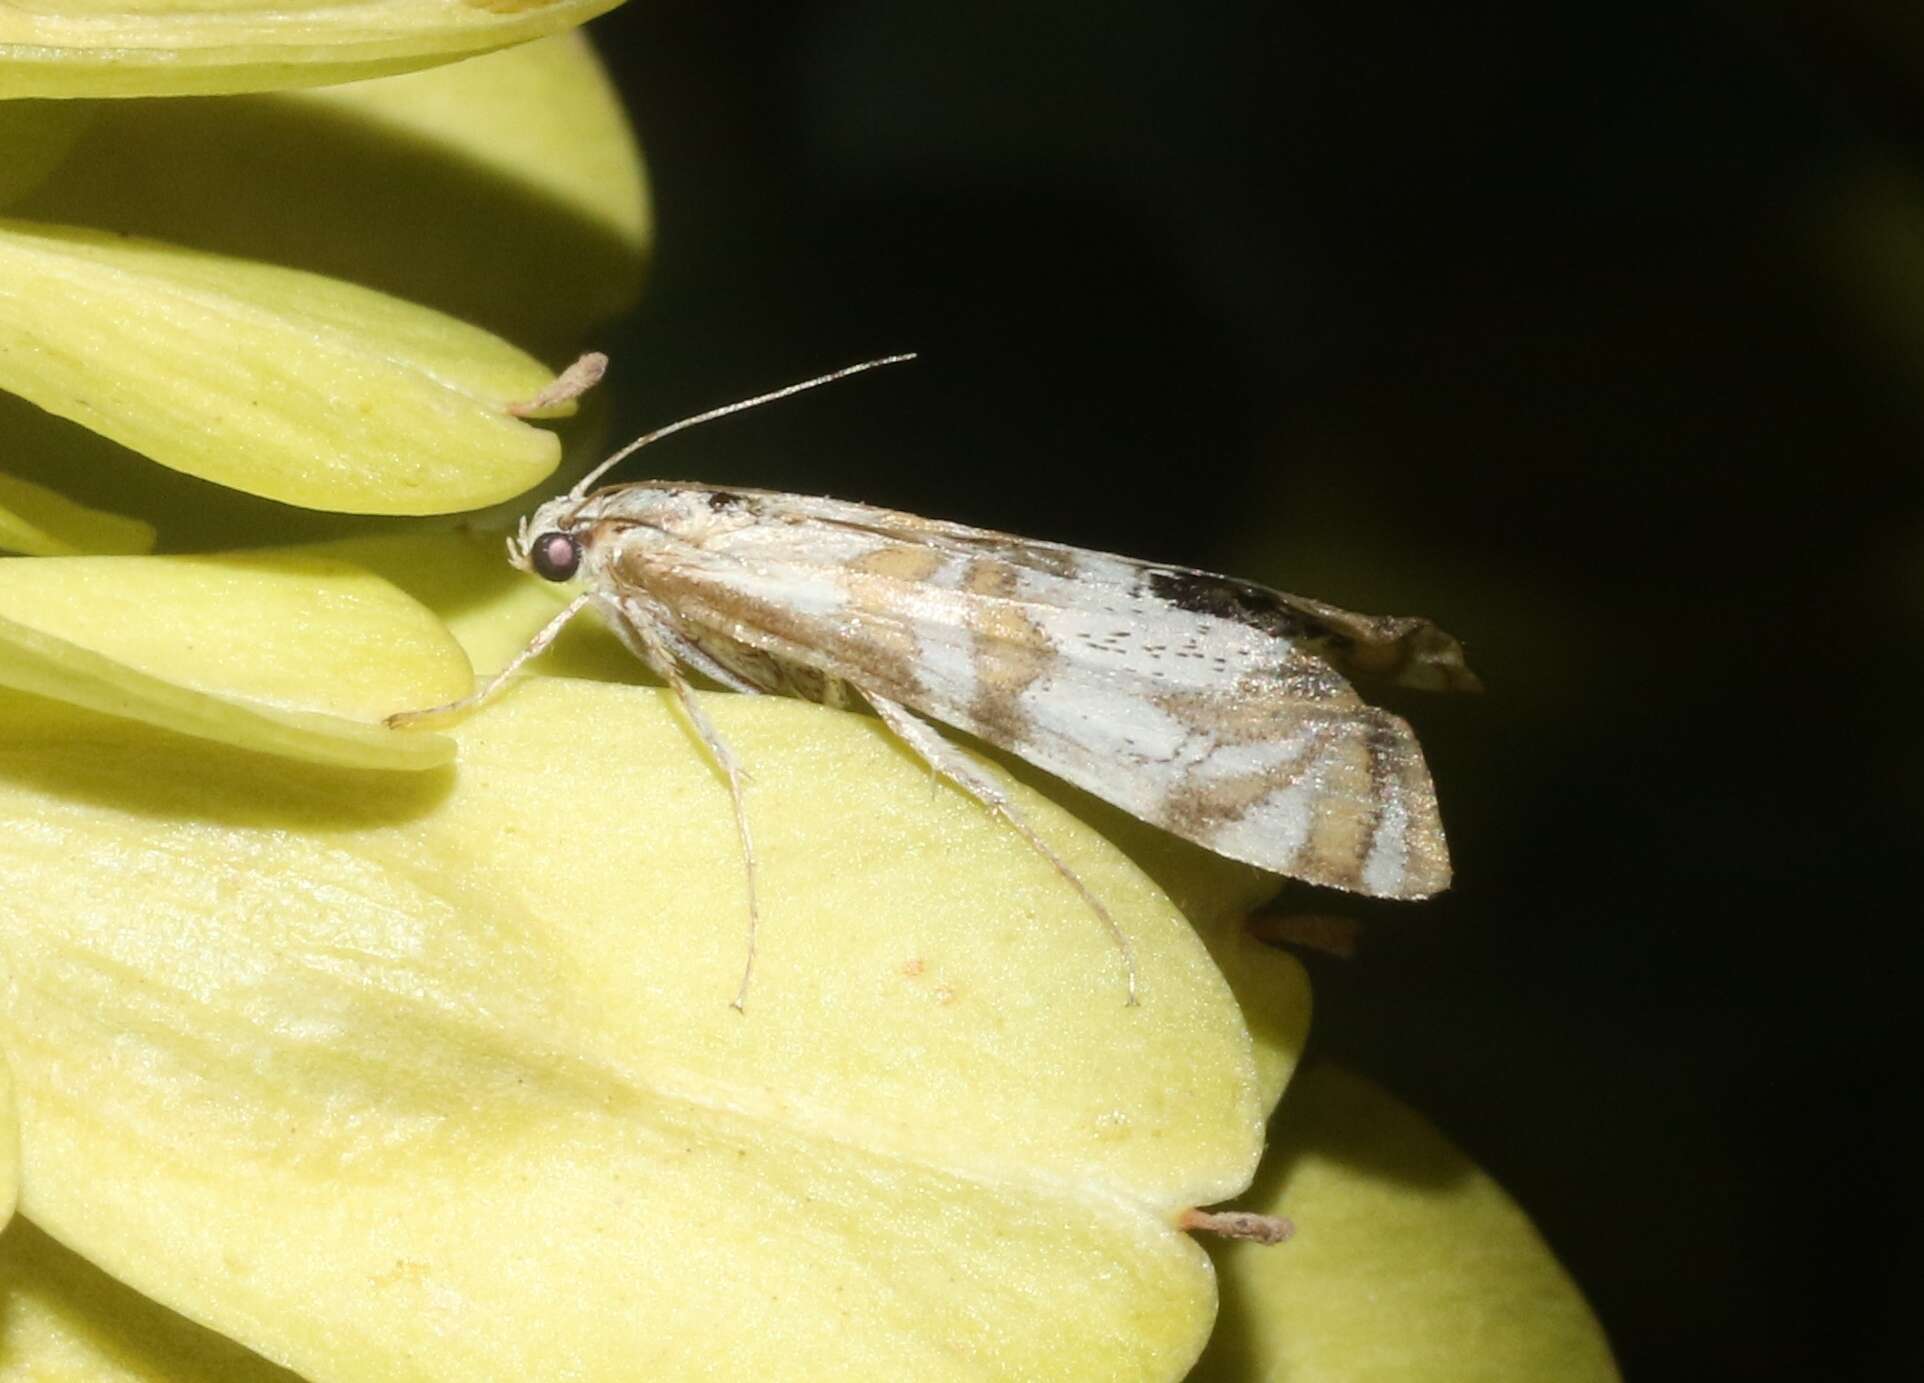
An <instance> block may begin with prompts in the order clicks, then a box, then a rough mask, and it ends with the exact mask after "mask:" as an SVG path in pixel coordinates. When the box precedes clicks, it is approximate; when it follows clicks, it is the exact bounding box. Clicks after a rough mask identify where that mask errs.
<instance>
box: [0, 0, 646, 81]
mask: <svg viewBox="0 0 1924 1383" xmlns="http://www.w3.org/2000/svg"><path fill="white" fill-rule="evenodd" d="M615 3H616V0H496V2H495V3H469V4H450V3H446V0H365V3H360V4H352V5H344V4H330V3H325V0H322V2H321V3H309V4H306V5H300V4H291V5H284V4H274V3H263V0H202V2H201V3H198V4H194V5H192V6H186V5H181V4H178V3H173V0H38V3H36V4H34V5H33V6H32V7H31V8H24V7H19V6H12V5H9V6H7V7H5V8H0V99H7V98H13V97H20V96H69V97H71V96H174V95H203V96H205V95H212V94H215V93H220V92H234V91H258V90H267V89H271V88H275V87H286V86H319V85H325V84H327V83H330V82H351V81H358V80H360V79H362V78H365V77H378V76H382V75H384V74H386V73H391V72H405V71H408V70H409V69H411V68H416V67H426V66H428V65H430V64H432V63H437V62H446V61H448V60H450V59H452V58H457V57H461V56H463V55H465V54H468V53H476V52H484V51H486V50H488V49H491V48H501V47H505V46H507V45H508V44H511V43H521V42H524V41H526V40H528V39H531V38H538V37H540V36H541V35H543V34H551V33H555V32H558V31H559V30H561V29H565V28H568V27H570V26H572V25H575V24H580V23H582V22H584V21H586V20H588V19H591V18H593V17H594V16H595V15H597V14H600V13H602V12H603V11H604V10H608V9H612V8H613V7H614V4H615Z"/></svg>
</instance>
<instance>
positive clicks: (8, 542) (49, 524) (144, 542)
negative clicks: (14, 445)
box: [0, 475, 154, 557]
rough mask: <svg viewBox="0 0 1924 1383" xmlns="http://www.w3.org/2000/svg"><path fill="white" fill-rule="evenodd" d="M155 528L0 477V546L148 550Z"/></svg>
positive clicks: (48, 552)
mask: <svg viewBox="0 0 1924 1383" xmlns="http://www.w3.org/2000/svg"><path fill="white" fill-rule="evenodd" d="M153 546H154V526H153V525H152V524H150V523H147V522H145V521H144V520H141V519H130V518H128V517H126V516H125V515H122V514H109V513H106V512H104V511H102V510H99V509H89V508H88V507H87V506H86V505H84V504H75V503H74V502H73V501H72V500H70V499H68V498H67V497H66V496H65V495H62V494H60V493H59V492H58V491H56V490H49V489H48V488H47V487H46V486H44V485H36V484H34V483H33V482H32V481H30V480H19V479H16V478H15V477H13V476H10V475H0V549H5V550H8V551H12V552H25V553H28V554H30V555H32V556H36V557H65V556H71V555H74V554H78V553H83V552H98V553H138V552H147V551H150V550H152V548H153Z"/></svg>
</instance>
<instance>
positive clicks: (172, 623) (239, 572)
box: [0, 554, 472, 769]
mask: <svg viewBox="0 0 1924 1383" xmlns="http://www.w3.org/2000/svg"><path fill="white" fill-rule="evenodd" d="M471 685H472V679H471V677H470V675H469V670H468V665H467V660H466V658H464V657H463V656H462V654H461V651H460V648H459V647H458V646H457V645H456V644H455V643H454V642H453V640H451V639H450V638H449V637H448V636H447V634H446V632H445V630H444V629H443V628H442V626H441V625H440V623H439V622H438V621H436V620H435V619H434V618H433V617H432V616H431V615H429V613H428V612H427V611H426V610H424V609H423V608H422V607H421V606H420V605H418V604H417V603H415V602H414V601H412V600H410V599H409V598H408V597H407V596H405V595H403V594H402V593H401V592H400V591H398V590H396V589H395V588H394V587H392V586H390V585H388V584H387V583H386V582H385V581H382V580H380V579H379V578H378V577H375V576H372V575H370V574H369V573H368V572H366V571H364V570H362V569H360V568H358V567H353V566H349V565H347V564H346V563H341V562H327V561H324V560H322V559H319V558H299V557H286V556H275V555H271V554H235V555H231V556H225V557H43V558H27V557H16V558H9V559H5V560H0V687H13V688H15V689H17V690H18V691H21V692H31V693H34V694H35V695H33V696H30V697H21V696H12V697H8V698H7V699H6V700H5V701H4V702H0V733H3V734H7V735H11V736H14V737H17V738H22V739H29V738H42V737H46V736H50V735H57V734H59V733H62V728H61V727H62V726H63V724H64V721H63V719H62V716H61V714H60V708H59V707H58V706H56V705H52V704H50V703H49V702H46V701H42V700H41V698H49V699H51V701H54V702H65V703H70V704H72V705H75V706H84V707H86V708H88V709H90V710H94V711H100V712H105V713H107V714H109V715H113V716H118V717H124V718H127V719H129V720H134V721H141V722H145V723H147V724H150V725H155V726H160V727H164V728H166V729H168V730H172V731H175V732H177V733H180V734H184V735H192V736H196V737H201V738H205V739H211V740H219V741H222V742H224V743H227V744H232V745H237V746H240V747H242V748H246V749H251V750H257V751H262V752H265V753H269V754H281V755H291V756H293V757H295V758H302V759H308V760H312V761H316V762H321V763H332V764H344V765H352V766H356V767H363V768H396V769H422V768H429V767H433V766H434V765H436V764H441V763H446V762H447V760H448V759H449V757H451V755H452V753H453V744H452V743H451V742H450V741H449V740H447V739H446V738H445V737H443V736H440V735H433V734H419V733H411V732H403V731H398V730H390V729H388V728H387V727H386V726H384V725H383V724H381V720H382V717H384V716H385V715H387V714H388V713H389V712H390V711H392V710H395V709H398V708H400V707H405V706H417V705H429V704H435V703H438V702H441V701H446V700H449V699H451V698H453V697H455V696H460V695H464V694H465V693H466V692H467V690H468V689H469V687H470V686H471ZM141 743H143V742H142V741H139V740H135V741H134V746H135V752H138V748H139V745H140V744H141Z"/></svg>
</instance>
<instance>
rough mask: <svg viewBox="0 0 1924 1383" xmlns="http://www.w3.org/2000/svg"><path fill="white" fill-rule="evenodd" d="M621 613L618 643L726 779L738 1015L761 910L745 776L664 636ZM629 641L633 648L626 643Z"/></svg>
mask: <svg viewBox="0 0 1924 1383" xmlns="http://www.w3.org/2000/svg"><path fill="white" fill-rule="evenodd" d="M620 608H621V618H620V619H619V620H618V621H617V622H616V629H617V632H618V633H622V634H623V635H625V636H626V637H624V638H623V640H622V642H624V643H628V644H629V647H631V648H634V649H636V651H638V652H639V653H640V654H641V656H642V660H643V661H644V662H646V663H647V664H648V666H649V669H650V670H651V671H653V672H654V674H655V675H656V676H657V677H659V678H661V680H662V681H664V682H666V683H667V684H668V689H669V690H670V691H672V692H674V694H675V700H676V702H677V703H678V704H679V705H680V706H681V709H682V714H683V715H685V716H687V717H688V723H689V724H690V725H692V726H694V728H695V734H696V735H697V736H699V737H700V739H701V742H702V744H703V746H704V747H705V748H706V749H707V750H708V755H709V757H710V758H712V759H713V760H714V761H715V766H716V767H717V768H719V769H720V770H721V771H722V775H723V776H724V777H726V778H727V779H728V800H729V801H730V803H732V804H733V806H734V808H735V834H736V836H737V838H739V839H740V841H741V847H742V868H743V870H744V871H745V873H746V875H747V878H748V958H747V959H746V960H745V961H744V962H743V963H742V978H741V983H740V984H739V985H737V986H736V987H735V997H734V998H733V999H732V1000H730V1002H729V1007H730V1008H733V1009H734V1010H735V1012H737V1013H741V1012H743V1010H744V1006H745V1005H746V1004H747V1002H748V980H749V976H751V975H753V974H754V973H755V933H756V931H757V930H758V929H759V928H760V926H761V920H762V913H761V904H760V902H759V897H758V893H757V890H756V888H755V842H754V840H753V838H752V837H750V835H749V833H748V802H747V800H746V798H745V797H744V796H743V795H742V784H743V783H745V782H746V781H747V779H748V775H747V774H745V773H743V772H742V769H741V765H740V764H739V763H737V762H736V760H735V755H734V753H733V751H731V750H730V749H729V747H728V741H727V740H725V739H723V738H722V737H721V732H720V731H719V730H717V729H716V728H715V723H714V722H713V721H711V720H710V719H709V718H708V713H707V712H706V711H704V710H702V708H701V703H700V702H699V701H697V700H696V699H695V693H694V689H693V688H691V687H690V686H689V685H688V679H687V678H686V677H683V676H682V674H681V666H680V664H678V663H677V662H676V661H675V656H674V654H673V653H672V652H670V650H669V644H668V642H667V640H666V639H665V638H664V636H663V631H662V630H660V629H658V628H656V627H655V624H654V622H653V621H652V620H650V619H649V618H648V616H647V614H646V612H645V611H642V610H633V609H630V608H629V607H627V606H625V605H624V606H622V607H620ZM630 638H632V640H633V642H632V643H630V642H629V639H630Z"/></svg>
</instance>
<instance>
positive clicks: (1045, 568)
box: [622, 487, 1474, 898]
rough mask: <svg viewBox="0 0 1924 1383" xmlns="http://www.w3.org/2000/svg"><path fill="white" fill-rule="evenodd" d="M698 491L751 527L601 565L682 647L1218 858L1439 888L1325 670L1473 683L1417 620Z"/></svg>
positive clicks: (1387, 743)
mask: <svg viewBox="0 0 1924 1383" xmlns="http://www.w3.org/2000/svg"><path fill="white" fill-rule="evenodd" d="M684 488H694V487H684ZM712 493H713V494H717V495H721V496H725V497H727V500H728V505H729V506H742V507H744V508H747V509H752V511H753V512H752V513H745V514H742V515H741V516H740V518H741V519H742V521H741V522H739V523H737V524H733V525H719V526H716V527H714V528H713V529H712V530H711V531H706V532H703V533H701V534H699V535H678V536H681V537H682V538H683V539H684V541H682V542H677V543H675V544H674V545H673V548H672V550H669V549H667V548H664V547H661V546H659V545H644V544H636V545H634V546H632V547H631V548H629V549H628V550H627V551H626V552H625V554H624V559H623V561H624V567H623V571H622V577H623V579H624V580H629V581H633V582H635V583H636V584H638V585H640V586H642V587H643V588H644V589H647V590H649V591H650V592H652V593H653V594H655V595H656V597H657V598H658V599H660V601H661V602H662V604H663V605H664V606H666V607H667V608H669V609H671V610H673V611H674V612H675V615H676V618H677V619H679V620H681V621H682V622H683V623H684V624H685V625H687V626H688V627H689V630H690V633H691V637H699V638H706V639H710V640H713V639H715V638H723V639H728V640H733V641H735V642H738V643H741V644H744V645H747V646H748V647H750V648H754V649H759V650H762V651H764V652H765V653H767V654H770V655H772V656H774V657H776V658H778V659H781V660H783V661H785V662H790V663H796V664H800V665H802V666H806V667H813V668H817V669H819V670H820V671H821V672H822V673H824V674H826V675H828V676H830V677H837V678H841V679H843V680H845V681H847V682H848V683H850V684H851V685H853V686H854V687H856V688H857V689H867V690H872V691H874V692H877V693H879V694H880V695H883V696H886V697H888V698H890V699H891V700H894V701H898V702H900V703H902V704H903V705H906V706H909V707H911V708H913V709H914V710H916V711H918V712H920V713H921V714H923V715H926V716H929V717H930V718H932V719H934V720H938V721H941V722H943V723H945V724H948V725H952V726H955V727H957V728H959V729H963V730H967V731H969V732H971V733H973V734H976V735H978V736H980V737H981V738H982V739H984V740H986V741H988V742H989V743H991V744H995V745H998V746H1000V747H1002V748H1004V749H1007V750H1009V751H1011V752H1013V753H1016V754H1019V755H1021V756H1022V757H1023V758H1025V759H1027V760H1028V761H1030V762H1031V763H1034V764H1035V765H1037V766H1038V767H1040V768H1043V769H1045V770H1047V771H1048V772H1051V773H1054V774H1056V775H1057V776H1058V777H1061V778H1063V779H1065V780H1067V781H1068V782H1071V783H1074V784H1076V785H1077V786H1078V787H1081V788H1084V789H1086V790H1087V791H1089V792H1092V793H1094V794H1095V795H1096V796H1098V797H1101V798H1103V799H1104V800H1106V801H1109V802H1111V803H1114V804H1115V805H1116V806H1118V807H1121V808H1122V809H1123V810H1125V811H1128V812H1130V813H1131V814H1133V815H1136V816H1139V817H1141V818H1143V819H1144V820H1147V821H1150V822H1153V823H1155V824H1157V825H1159V826H1162V827H1164V828H1166V829H1168V830H1170V831H1172V832H1174V833H1175V834H1177V835H1180V836H1182V837H1184V838H1186V839H1188V840H1192V841H1194V842H1196V843H1197V844H1199V845H1202V846H1205V847H1207V848H1208V849H1211V850H1214V851H1216V852H1217V853H1219V854H1222V855H1226V856H1229V857H1230V858H1233V859H1239V860H1244V861H1246V862H1248V863H1251V864H1255V865H1259V866H1261V867H1263V868H1267V869H1273V870H1276V871H1277V872H1279V873H1283V874H1288V875H1292V876H1294V877H1297V878H1301V879H1307V880H1309V881H1311V882H1315V883H1321V884H1328V885H1331V886H1334V887H1338V888H1345V889H1351V890H1354V891H1357V892H1362V893H1368V894H1374V895H1379V896H1388V897H1399V898H1415V897H1423V896H1426V895H1428V894H1430V893H1434V892H1436V891H1438V890H1439V889H1441V888H1443V887H1445V886H1446V885H1447V884H1448V882H1449V856H1448V851H1447V848H1446V846H1445V844H1444V839H1443V830H1442V825H1441V822H1440V821H1439V819H1438V815H1437V808H1436V798H1435V792H1434V790H1433V788H1432V786H1431V782H1430V776H1429V771H1428V769H1427V767H1426V766H1425V765H1424V762H1423V756H1422V752H1421V750H1420V749H1419V748H1418V746H1417V743H1416V739H1415V736H1414V734H1413V733H1412V732H1411V730H1410V728H1409V726H1408V725H1407V724H1406V723H1405V722H1404V721H1402V720H1401V719H1399V718H1398V717H1396V716H1394V715H1392V714H1390V713H1388V712H1386V711H1383V710H1380V709H1378V708H1375V707H1371V706H1368V705H1365V704H1364V703H1363V702H1362V701H1361V699H1360V698H1358V696H1357V695H1356V693H1355V691H1354V690H1353V689H1352V688H1351V687H1350V685H1349V683H1348V682H1347V681H1346V680H1345V679H1344V677H1343V675H1342V673H1341V672H1340V671H1339V670H1338V668H1339V667H1341V668H1344V669H1354V670H1356V671H1359V672H1372V671H1373V672H1377V673H1379V674H1382V675H1388V676H1391V677H1397V678H1400V679H1401V680H1404V681H1415V682H1417V683H1418V684H1428V685H1455V686H1469V685H1474V678H1473V677H1471V675H1470V674H1469V672H1468V670H1467V668H1465V667H1464V666H1463V663H1462V656H1461V652H1460V650H1459V649H1458V648H1457V645H1456V643H1455V641H1454V640H1452V639H1450V638H1449V636H1448V635H1446V634H1443V633H1442V631H1441V630H1438V629H1436V628H1435V626H1434V625H1431V624H1429V623H1428V622H1427V621H1422V620H1381V619H1372V618H1370V617H1367V616H1360V615H1351V614H1349V613H1347V612H1345V611H1340V610H1337V609H1335V608H1334V607H1331V606H1323V605H1320V604H1318V603H1316V602H1311V601H1303V600H1300V599H1298V598H1297V597H1293V596H1287V595H1283V594H1282V593H1280V592H1273V591H1269V590H1267V589H1266V588H1263V587H1260V586H1253V585H1249V584H1247V583H1243V582H1238V581H1233V580H1230V579H1228V578H1224V577H1217V576H1211V575H1209V574H1207V573H1202V572H1193V571H1188V570H1185V569H1181V568H1172V567H1163V566H1155V565H1151V564H1145V563H1140V562H1132V561H1130V560H1128V559H1126V558H1121V557H1115V556H1110V555H1108V554H1103V553H1095V552H1087V551H1083V550H1081V549H1077V548H1070V547H1063V546H1059V545H1055V544H1046V543H1032V542H1028V541H1026V540H1023V539H1018V538H1011V537H1007V536H1004V535H1001V534H995V533H989V532H986V531H984V530H981V529H972V528H966V527H963V526H961V525H953V524H943V523H938V522H935V521H931V520H927V519H921V518H917V517H915V516H913V515H905V514H896V513H893V512H891V511H888V510H880V509H872V508H869V507H867V506H863V505H850V504H841V503H837V502H833V501H825V500H815V499H800V498H796V497H793V496H787V495H777V494H769V493H765V492H754V491H714V492H712ZM717 507H722V506H719V505H718V506H717ZM711 646H712V645H711Z"/></svg>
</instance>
